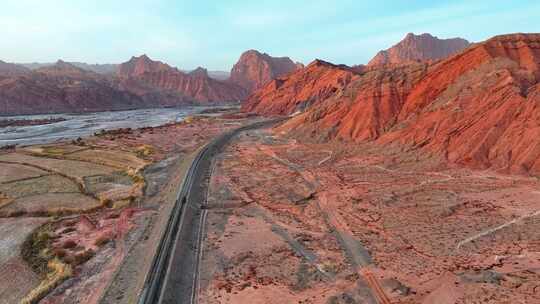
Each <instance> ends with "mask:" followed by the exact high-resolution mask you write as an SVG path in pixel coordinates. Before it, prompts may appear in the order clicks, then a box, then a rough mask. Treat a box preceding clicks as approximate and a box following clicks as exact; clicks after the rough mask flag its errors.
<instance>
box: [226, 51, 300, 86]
mask: <svg viewBox="0 0 540 304" xmlns="http://www.w3.org/2000/svg"><path fill="white" fill-rule="evenodd" d="M302 67H303V65H302V64H301V63H294V62H293V61H292V60H291V59H290V58H289V57H271V56H270V55H268V54H266V53H262V54H261V53H259V52H258V51H256V50H249V51H246V52H244V53H243V54H242V55H241V56H240V59H239V60H238V62H237V63H236V64H235V65H234V66H233V68H232V70H231V77H230V81H231V82H233V83H236V84H238V85H239V86H241V87H243V88H244V89H246V90H247V91H248V92H253V91H254V90H256V89H259V88H261V87H262V86H263V85H265V84H266V83H268V82H270V81H271V80H272V79H275V78H278V77H280V76H283V75H286V74H288V73H290V72H292V71H294V70H297V69H300V68H302Z"/></svg>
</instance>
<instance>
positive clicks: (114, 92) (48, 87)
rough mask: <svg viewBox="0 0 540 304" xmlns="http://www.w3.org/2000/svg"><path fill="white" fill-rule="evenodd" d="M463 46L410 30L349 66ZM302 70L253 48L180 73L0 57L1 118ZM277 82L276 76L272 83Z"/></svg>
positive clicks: (218, 97) (426, 56) (432, 56)
mask: <svg viewBox="0 0 540 304" xmlns="http://www.w3.org/2000/svg"><path fill="white" fill-rule="evenodd" d="M468 45H469V42H467V41H466V40H464V39H461V38H453V39H438V38H437V37H434V36H431V35H430V34H422V35H414V34H408V35H407V36H406V37H405V38H404V39H403V40H402V41H401V42H399V43H398V44H396V45H395V46H393V47H391V48H389V49H388V50H384V51H381V52H379V53H378V54H377V55H376V56H375V57H374V58H373V59H372V60H371V61H370V62H369V64H368V65H367V66H365V65H358V66H355V67H351V68H348V67H347V69H350V70H351V71H354V72H357V73H359V72H363V71H366V70H369V69H373V68H375V67H376V66H379V65H400V64H408V63H411V62H422V61H432V60H438V59H442V58H445V57H446V56H448V55H451V54H454V53H456V52H459V51H460V50H462V49H463V48H465V47H467V46H468ZM308 68H309V67H308ZM305 69H306V68H304V66H303V64H301V63H295V62H294V61H292V60H291V59H290V58H288V57H272V56H270V55H268V54H266V53H261V52H258V51H256V50H248V51H246V52H244V53H243V54H241V56H240V58H239V60H238V62H237V63H236V64H235V65H234V66H233V68H232V69H231V72H230V73H229V72H224V71H213V72H211V71H207V70H206V69H205V68H202V67H199V68H197V69H195V70H193V71H185V70H181V69H178V68H176V67H172V66H170V65H168V64H166V63H164V62H161V61H156V60H152V59H150V58H149V57H148V56H147V55H141V56H138V57H132V58H131V59H130V60H129V61H127V62H124V63H121V64H87V63H82V62H64V61H61V60H59V61H58V62H56V63H29V64H13V63H6V62H3V61H0V115H8V114H32V113H58V112H86V111H102V110H112V109H131V108H139V107H164V106H167V107H168V106H182V105H193V104H216V103H223V102H241V101H243V100H245V99H247V98H248V96H250V94H252V93H253V92H254V91H256V90H259V89H261V88H264V87H265V86H266V85H267V84H268V83H270V82H272V80H274V79H280V78H281V77H285V76H287V75H289V74H291V73H296V72H298V71H300V70H305ZM309 70H310V69H307V70H306V71H309ZM308 76H309V77H312V76H313V75H308ZM277 84H279V81H278V82H274V85H277ZM320 94H324V92H320ZM269 106H270V108H274V105H269ZM270 108H266V109H265V110H264V111H270V110H269V109H270Z"/></svg>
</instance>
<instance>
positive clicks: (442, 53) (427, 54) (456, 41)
mask: <svg viewBox="0 0 540 304" xmlns="http://www.w3.org/2000/svg"><path fill="white" fill-rule="evenodd" d="M469 45H470V43H469V42H468V41H467V40H465V39H462V38H451V39H439V38H437V37H435V36H432V35H431V34H429V33H424V34H421V35H415V34H413V33H408V34H407V35H406V36H405V38H403V40H401V41H400V42H399V43H397V44H396V45H394V46H392V47H391V48H389V49H387V50H384V51H380V52H379V53H377V55H376V56H375V57H373V59H371V61H370V62H369V64H368V65H369V66H373V65H381V64H397V65H399V64H405V63H409V62H414V61H430V60H439V59H443V58H445V57H448V56H450V55H452V54H455V53H457V52H459V51H461V50H463V49H465V48H467V47H468V46H469Z"/></svg>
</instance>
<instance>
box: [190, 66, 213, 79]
mask: <svg viewBox="0 0 540 304" xmlns="http://www.w3.org/2000/svg"><path fill="white" fill-rule="evenodd" d="M189 75H190V76H193V77H203V78H205V77H209V76H208V70H207V69H205V68H202V67H197V68H196V69H195V70H193V71H191V72H189Z"/></svg>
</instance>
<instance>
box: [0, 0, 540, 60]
mask: <svg viewBox="0 0 540 304" xmlns="http://www.w3.org/2000/svg"><path fill="white" fill-rule="evenodd" d="M1 1H2V3H1V5H0V37H1V39H2V43H1V44H0V59H1V60H4V61H9V62H34V61H37V62H49V61H55V60H56V59H58V58H62V59H64V60H68V61H84V62H88V63H96V62H97V63H118V62H123V61H126V60H128V59H129V58H130V57H131V56H132V55H139V54H143V53H146V54H148V55H149V56H150V57H152V58H153V59H159V60H163V61H166V62H168V63H170V64H171V65H174V66H178V67H180V68H183V69H192V68H195V67H197V66H205V67H207V68H208V69H211V70H229V69H230V68H231V66H232V65H233V64H234V62H235V61H236V60H237V59H238V57H239V55H240V53H241V52H243V51H244V50H247V49H257V50H260V51H263V52H267V53H269V54H271V55H273V56H289V57H291V58H292V59H293V60H296V61H301V62H303V63H309V62H310V61H312V60H313V59H315V58H321V59H325V60H328V61H331V62H334V63H344V64H349V65H352V64H359V63H366V62H367V61H368V60H369V59H370V58H371V57H373V56H374V55H375V53H376V52H377V51H378V50H380V49H385V48H388V47H389V46H391V45H393V44H394V43H396V42H397V41H399V40H400V39H401V38H403V36H405V34H406V33H408V32H414V33H417V34H419V33H423V32H430V33H432V34H433V35H435V36H438V37H440V38H448V37H455V36H460V37H463V38H466V39H468V40H471V41H480V40H484V39H486V38H489V37H491V36H493V35H497V34H503V33H512V32H540V1H509V0H506V1H500V0H493V1H472V0H469V1H427V0H424V1H386V0H377V1H361V0H336V1H318V0H313V1H294V0H289V1H278V0H274V1H264V0H263V1H261V0H259V1H240V0H228V1H225V0H223V1H204V0H198V1H196V0H192V1H172V0H151V1H150V0H140V1H137V0H131V1H128V0H93V1H92V0H88V1H79V0H1Z"/></svg>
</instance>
